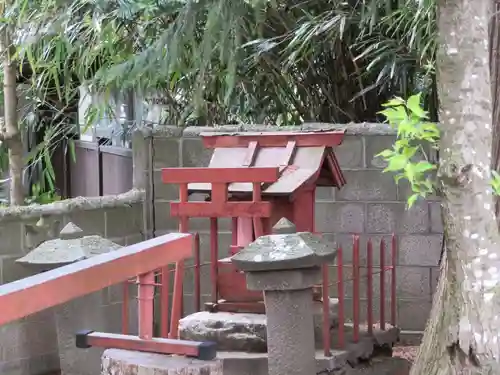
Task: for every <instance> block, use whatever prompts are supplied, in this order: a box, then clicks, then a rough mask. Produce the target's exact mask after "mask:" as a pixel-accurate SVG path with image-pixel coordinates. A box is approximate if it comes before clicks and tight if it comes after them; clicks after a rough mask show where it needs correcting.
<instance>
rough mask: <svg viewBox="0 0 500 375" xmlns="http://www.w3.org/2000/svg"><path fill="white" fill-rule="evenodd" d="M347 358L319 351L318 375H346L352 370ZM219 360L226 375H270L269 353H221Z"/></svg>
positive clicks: (317, 356) (334, 353) (345, 353)
mask: <svg viewBox="0 0 500 375" xmlns="http://www.w3.org/2000/svg"><path fill="white" fill-rule="evenodd" d="M347 357H348V353H347V351H333V353H332V356H330V357H325V356H324V354H323V352H322V351H320V350H317V351H316V373H321V374H325V375H326V374H331V375H346V374H347V371H348V370H349V368H350V365H349V364H348V362H347ZM217 359H219V360H221V361H222V367H223V373H224V375H268V371H267V353H246V352H239V351H237V352H233V351H228V352H224V351H221V352H218V353H217ZM326 371H328V372H326ZM312 375H314V374H312Z"/></svg>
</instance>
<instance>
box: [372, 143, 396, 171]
mask: <svg viewBox="0 0 500 375" xmlns="http://www.w3.org/2000/svg"><path fill="white" fill-rule="evenodd" d="M364 140H365V155H366V156H365V157H366V166H367V167H368V168H385V167H386V166H387V163H386V162H385V161H384V160H383V159H382V158H380V157H377V156H375V155H377V154H378V153H380V152H382V151H383V150H385V149H388V148H392V145H393V144H394V142H395V141H396V137H395V136H389V135H370V136H364Z"/></svg>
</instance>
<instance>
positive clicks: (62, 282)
mask: <svg viewBox="0 0 500 375" xmlns="http://www.w3.org/2000/svg"><path fill="white" fill-rule="evenodd" d="M193 238H196V237H193V236H192V235H190V234H184V233H172V234H167V235H164V236H160V237H157V238H154V239H151V240H147V241H144V242H141V243H138V244H135V245H131V246H127V247H124V248H121V249H119V250H116V251H112V252H110V253H106V254H102V255H98V256H95V257H93V258H90V259H86V260H82V261H80V262H77V263H75V264H71V265H68V266H64V267H60V268H58V269H55V270H52V271H48V272H45V273H42V274H39V275H35V276H31V277H27V278H25V279H21V280H18V281H15V282H12V283H9V284H5V285H1V286H0V306H2V309H1V311H0V325H3V324H7V323H10V322H12V321H15V320H18V319H21V318H23V317H25V316H29V315H31V314H34V313H37V312H39V311H42V310H45V309H48V308H50V307H53V306H56V305H59V304H62V303H65V302H68V301H70V300H73V299H75V298H78V297H82V296H84V295H87V294H90V293H93V292H97V291H99V290H101V289H104V288H106V287H109V286H112V285H115V284H119V283H124V285H125V284H127V283H128V282H129V281H128V280H130V279H135V280H136V281H135V282H136V283H137V284H138V304H139V321H138V326H139V335H138V336H132V335H127V334H126V333H127V332H128V326H127V324H126V322H127V321H128V302H127V301H128V295H127V294H128V285H126V286H127V288H124V290H126V291H125V292H124V305H123V316H122V318H123V319H124V322H123V326H122V329H123V332H122V334H110V333H102V332H93V331H91V330H89V331H84V332H80V333H78V334H77V337H76V344H77V347H82V348H88V347H91V346H98V347H105V348H118V349H128V350H137V351H148V352H155V353H164V354H177V355H186V356H193V357H197V358H200V359H212V358H214V357H215V355H216V350H215V344H212V343H202V342H193V341H183V340H174V339H167V338H165V337H166V336H167V334H168V333H170V336H172V332H167V334H165V327H166V325H167V318H166V316H167V309H168V303H164V301H162V307H163V308H164V310H163V311H162V312H161V315H162V319H161V320H162V335H161V336H163V337H159V338H156V337H153V336H154V334H153V306H154V304H153V302H154V301H153V300H154V289H155V286H156V284H155V271H156V270H158V269H159V268H162V269H163V270H165V269H167V267H168V265H169V264H171V263H177V264H178V263H180V262H183V261H184V260H185V259H186V258H188V257H191V256H192V252H193ZM195 253H197V246H195ZM195 258H197V259H198V260H199V255H198V256H195ZM177 269H178V268H177ZM177 272H178V271H177ZM182 272H183V271H182ZM164 275H167V276H168V273H163V274H162V283H161V285H162V286H165V282H164V281H163V280H168V277H163V276H164ZM176 276H177V275H176ZM176 280H178V278H177V277H176ZM180 280H181V281H182V278H181V279H180ZM167 285H168V284H167ZM177 286H178V287H177V288H176V289H174V294H173V301H174V303H173V306H172V316H171V326H173V327H177V326H178V321H179V318H180V315H181V311H180V308H181V303H180V301H182V284H181V285H177ZM198 289H199V286H198ZM166 290H167V295H165V294H163V295H162V298H164V299H167V298H168V288H167V289H166ZM179 290H180V292H179ZM165 307H166V308H165ZM176 309H177V310H176ZM89 328H92V327H89ZM174 335H175V333H174Z"/></svg>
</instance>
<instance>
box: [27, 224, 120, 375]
mask: <svg viewBox="0 0 500 375" xmlns="http://www.w3.org/2000/svg"><path fill="white" fill-rule="evenodd" d="M120 247H121V246H120V245H118V244H116V243H114V242H112V241H109V240H107V239H105V238H102V237H100V236H96V235H93V236H84V234H83V231H82V230H81V229H80V228H78V227H77V226H76V225H74V224H73V223H69V224H67V225H66V226H65V227H64V228H63V229H62V230H61V232H60V233H59V238H56V239H51V240H48V241H45V242H43V243H42V244H40V245H39V246H38V247H36V248H35V249H33V250H32V251H31V252H29V253H28V254H27V255H26V256H24V257H23V258H21V259H18V260H17V262H19V263H22V264H25V265H26V266H29V267H32V268H34V269H35V270H37V271H38V272H44V271H48V270H51V269H54V268H58V267H61V266H65V265H68V264H71V263H75V262H78V261H80V260H83V259H87V258H90V257H92V256H95V255H99V254H103V253H107V252H109V251H113V250H117V249H119V248H120ZM102 277H106V275H102ZM121 291H122V286H121V285H118V286H113V287H110V288H107V289H104V290H102V291H99V292H95V293H91V294H89V295H86V296H84V297H81V298H78V299H75V300H72V301H69V302H67V303H65V304H62V305H60V306H56V307H55V308H54V313H55V321H56V329H57V338H58V346H59V358H60V366H61V375H96V374H98V373H99V372H100V363H101V355H102V352H103V349H100V348H90V349H86V350H83V349H77V348H76V345H75V334H76V332H78V331H80V330H84V329H92V330H95V331H101V332H112V333H119V332H120V330H121V303H122V302H123V298H122V297H123V295H122V293H121Z"/></svg>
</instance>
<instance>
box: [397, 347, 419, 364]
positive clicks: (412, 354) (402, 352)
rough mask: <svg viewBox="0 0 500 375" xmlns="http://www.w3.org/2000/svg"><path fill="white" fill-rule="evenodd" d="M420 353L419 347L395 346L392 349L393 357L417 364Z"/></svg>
mask: <svg viewBox="0 0 500 375" xmlns="http://www.w3.org/2000/svg"><path fill="white" fill-rule="evenodd" d="M417 353H418V346H395V347H394V348H393V349H392V356H393V357H398V358H402V359H405V360H407V361H408V362H410V363H413V362H415V359H416V358H417Z"/></svg>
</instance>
